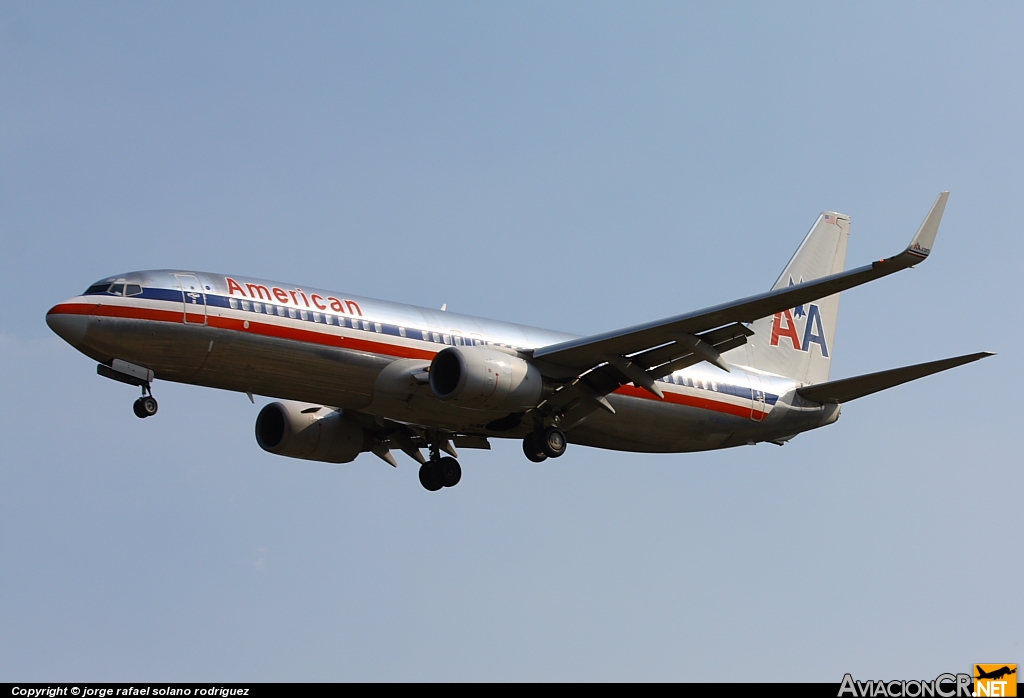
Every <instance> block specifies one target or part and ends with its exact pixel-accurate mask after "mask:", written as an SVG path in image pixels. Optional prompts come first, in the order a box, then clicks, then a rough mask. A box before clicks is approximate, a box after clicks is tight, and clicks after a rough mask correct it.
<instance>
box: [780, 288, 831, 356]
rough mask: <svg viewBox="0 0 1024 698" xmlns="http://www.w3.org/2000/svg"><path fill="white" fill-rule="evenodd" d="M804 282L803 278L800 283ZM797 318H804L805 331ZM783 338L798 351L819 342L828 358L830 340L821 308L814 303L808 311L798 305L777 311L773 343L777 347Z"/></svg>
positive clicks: (822, 352)
mask: <svg viewBox="0 0 1024 698" xmlns="http://www.w3.org/2000/svg"><path fill="white" fill-rule="evenodd" d="M803 282H804V280H803V278H801V279H800V283H803ZM789 285H790V286H793V285H794V284H793V277H789ZM795 318H803V332H801V331H800V328H798V327H797V323H796V319H795ZM801 335H802V336H801ZM783 339H788V340H789V342H790V345H791V346H792V347H793V348H794V349H796V350H797V351H810V348H811V345H812V344H817V345H818V349H819V350H820V351H821V355H822V356H823V357H825V358H826V359H827V358H828V340H826V339H825V327H824V326H823V325H822V322H821V310H820V309H819V308H818V306H817V305H816V304H814V303H811V304H809V305H808V306H807V311H806V312H804V306H802V305H798V306H796V307H795V308H793V309H792V310H785V311H783V312H781V313H775V319H774V320H772V339H771V345H772V346H773V347H777V346H779V342H780V341H782V340H783Z"/></svg>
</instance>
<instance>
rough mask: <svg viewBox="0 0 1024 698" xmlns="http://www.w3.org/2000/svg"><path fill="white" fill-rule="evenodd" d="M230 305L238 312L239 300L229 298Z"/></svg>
mask: <svg viewBox="0 0 1024 698" xmlns="http://www.w3.org/2000/svg"><path fill="white" fill-rule="evenodd" d="M228 305H230V306H231V309H232V310H238V299H237V298H228Z"/></svg>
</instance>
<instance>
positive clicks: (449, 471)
mask: <svg viewBox="0 0 1024 698" xmlns="http://www.w3.org/2000/svg"><path fill="white" fill-rule="evenodd" d="M461 479H462V466H461V465H459V461H457V460H455V459H454V458H447V457H446V458H442V457H441V449H440V448H438V446H437V444H431V445H430V460H428V461H427V462H426V463H424V464H423V465H421V466H420V484H421V485H423V487H424V489H426V490H429V491H430V492H437V491H438V490H439V489H441V488H442V487H455V485H457V484H459V480H461Z"/></svg>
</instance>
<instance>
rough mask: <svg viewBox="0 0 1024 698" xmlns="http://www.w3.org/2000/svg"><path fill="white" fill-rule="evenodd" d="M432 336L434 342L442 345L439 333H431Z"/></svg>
mask: <svg viewBox="0 0 1024 698" xmlns="http://www.w3.org/2000/svg"><path fill="white" fill-rule="evenodd" d="M430 336H431V337H432V338H433V340H434V341H435V342H437V343H438V344H440V343H441V335H439V334H438V333H437V332H431V333H430Z"/></svg>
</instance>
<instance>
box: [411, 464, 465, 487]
mask: <svg viewBox="0 0 1024 698" xmlns="http://www.w3.org/2000/svg"><path fill="white" fill-rule="evenodd" d="M456 465H457V464H456ZM459 474H460V475H461V474H462V473H461V471H460V473H459ZM420 484H421V485H423V489H425V490H427V491H429V492H437V491H438V490H439V489H441V488H442V487H444V483H443V482H441V469H440V468H439V467H438V466H437V461H436V460H431V461H427V462H426V463H424V464H423V465H421V466H420Z"/></svg>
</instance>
